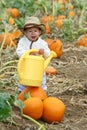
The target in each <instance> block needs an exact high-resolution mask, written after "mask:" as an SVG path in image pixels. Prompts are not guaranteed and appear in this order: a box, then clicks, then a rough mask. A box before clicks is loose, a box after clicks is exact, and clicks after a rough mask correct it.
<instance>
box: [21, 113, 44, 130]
mask: <svg viewBox="0 0 87 130" xmlns="http://www.w3.org/2000/svg"><path fill="white" fill-rule="evenodd" d="M22 116H23V117H24V118H27V119H29V120H31V121H32V122H34V123H35V124H36V125H38V126H39V129H38V130H46V129H45V127H44V125H42V124H40V123H39V122H38V121H36V120H34V119H33V118H31V117H30V116H27V115H25V114H23V113H22Z"/></svg>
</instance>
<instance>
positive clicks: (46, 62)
mask: <svg viewBox="0 0 87 130" xmlns="http://www.w3.org/2000/svg"><path fill="white" fill-rule="evenodd" d="M53 57H57V54H56V53H55V52H54V51H51V52H50V56H49V57H48V58H47V59H46V60H45V63H44V70H45V69H46V68H47V66H48V64H49V62H50V60H51V59H52V58H53Z"/></svg>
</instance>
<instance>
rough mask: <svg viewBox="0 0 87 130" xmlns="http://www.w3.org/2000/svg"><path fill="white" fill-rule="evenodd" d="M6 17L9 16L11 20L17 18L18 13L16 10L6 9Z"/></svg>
mask: <svg viewBox="0 0 87 130" xmlns="http://www.w3.org/2000/svg"><path fill="white" fill-rule="evenodd" d="M6 12H7V15H8V14H9V15H11V16H12V17H13V18H16V17H19V16H20V12H19V10H18V9H17V8H7V10H6Z"/></svg>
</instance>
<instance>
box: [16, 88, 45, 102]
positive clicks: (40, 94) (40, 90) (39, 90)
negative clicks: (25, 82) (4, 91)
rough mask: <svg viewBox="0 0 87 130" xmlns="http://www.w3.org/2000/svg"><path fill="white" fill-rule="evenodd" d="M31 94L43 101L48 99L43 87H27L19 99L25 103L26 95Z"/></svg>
mask: <svg viewBox="0 0 87 130" xmlns="http://www.w3.org/2000/svg"><path fill="white" fill-rule="evenodd" d="M28 93H30V95H31V97H38V98H40V99H41V100H44V99H45V98H47V94H46V92H45V91H44V89H43V88H42V87H26V88H25V89H24V90H23V91H22V92H21V93H20V94H19V95H18V99H20V100H22V101H24V100H25V95H26V94H28Z"/></svg>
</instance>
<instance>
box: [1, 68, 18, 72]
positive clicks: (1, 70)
mask: <svg viewBox="0 0 87 130" xmlns="http://www.w3.org/2000/svg"><path fill="white" fill-rule="evenodd" d="M9 68H14V69H17V67H15V66H7V67H4V68H2V69H1V70H0V73H1V72H3V71H4V70H6V69H9Z"/></svg>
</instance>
